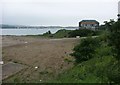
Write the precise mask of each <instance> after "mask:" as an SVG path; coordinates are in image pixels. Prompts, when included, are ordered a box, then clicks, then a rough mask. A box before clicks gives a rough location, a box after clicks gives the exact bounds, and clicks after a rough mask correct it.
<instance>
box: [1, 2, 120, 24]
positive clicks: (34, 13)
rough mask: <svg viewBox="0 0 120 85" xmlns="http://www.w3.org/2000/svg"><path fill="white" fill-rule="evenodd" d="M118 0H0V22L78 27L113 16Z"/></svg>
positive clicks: (101, 21)
mask: <svg viewBox="0 0 120 85" xmlns="http://www.w3.org/2000/svg"><path fill="white" fill-rule="evenodd" d="M118 1H119V0H0V20H2V21H0V22H2V24H11V25H31V26H32V25H34V26H35V25H37V26H38V25H40V26H51V25H52V26H78V23H79V21H81V20H86V19H87V20H88V19H89V20H90V19H92V20H97V21H99V22H100V24H103V22H104V21H109V20H110V19H115V20H116V19H117V14H118Z"/></svg>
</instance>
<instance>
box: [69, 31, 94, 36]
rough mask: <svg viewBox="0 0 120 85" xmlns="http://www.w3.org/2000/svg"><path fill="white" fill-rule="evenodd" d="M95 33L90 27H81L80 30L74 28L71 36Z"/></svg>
mask: <svg viewBox="0 0 120 85" xmlns="http://www.w3.org/2000/svg"><path fill="white" fill-rule="evenodd" d="M92 35H94V31H92V30H89V29H79V30H74V31H71V32H69V37H76V36H81V37H85V36H92Z"/></svg>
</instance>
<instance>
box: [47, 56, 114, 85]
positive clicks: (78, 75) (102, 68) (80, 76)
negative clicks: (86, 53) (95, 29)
mask: <svg viewBox="0 0 120 85" xmlns="http://www.w3.org/2000/svg"><path fill="white" fill-rule="evenodd" d="M114 60H115V59H114V58H113V57H112V56H104V57H102V58H99V57H95V58H93V59H90V60H89V61H85V62H82V63H81V64H78V65H77V66H74V67H73V68H71V69H69V70H68V71H65V72H63V73H62V74H60V75H59V76H58V77H57V78H56V79H54V80H51V81H49V82H52V83H108V82H109V80H108V78H107V76H106V70H107V67H108V65H109V64H111V63H112V61H114Z"/></svg>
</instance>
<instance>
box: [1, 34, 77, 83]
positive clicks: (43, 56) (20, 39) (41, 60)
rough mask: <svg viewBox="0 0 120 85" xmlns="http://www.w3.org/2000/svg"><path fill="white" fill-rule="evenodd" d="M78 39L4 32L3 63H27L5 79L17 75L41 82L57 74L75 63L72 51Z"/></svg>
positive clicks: (27, 79)
mask: <svg viewBox="0 0 120 85" xmlns="http://www.w3.org/2000/svg"><path fill="white" fill-rule="evenodd" d="M78 43H79V39H77V38H62V39H44V38H40V37H30V36H29V37H28V36H3V37H2V58H3V61H4V64H7V63H9V62H14V63H17V64H21V65H25V67H26V69H23V70H21V71H19V72H18V73H16V74H13V75H12V76H11V77H8V78H6V79H5V80H4V82H14V81H13V80H14V78H18V79H19V82H22V81H27V82H30V81H31V82H32V81H35V82H36V81H37V82H39V81H40V80H41V81H47V80H50V79H51V78H55V77H56V76H57V75H58V74H60V73H61V72H63V71H64V70H67V69H69V68H71V67H72V66H73V62H72V61H73V60H74V58H73V57H71V56H70V54H71V53H72V52H73V51H72V49H73V48H74V46H75V45H76V44H78ZM68 61H69V62H68ZM70 61H71V62H70Z"/></svg>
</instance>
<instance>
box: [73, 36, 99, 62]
mask: <svg viewBox="0 0 120 85" xmlns="http://www.w3.org/2000/svg"><path fill="white" fill-rule="evenodd" d="M98 46H100V40H99V38H86V39H83V40H81V42H80V44H78V45H77V46H75V48H74V49H73V51H74V52H73V53H72V54H71V55H72V56H74V57H75V59H76V63H80V62H82V61H86V60H89V59H91V58H92V57H93V56H94V53H95V49H96V48H97V47H98Z"/></svg>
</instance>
